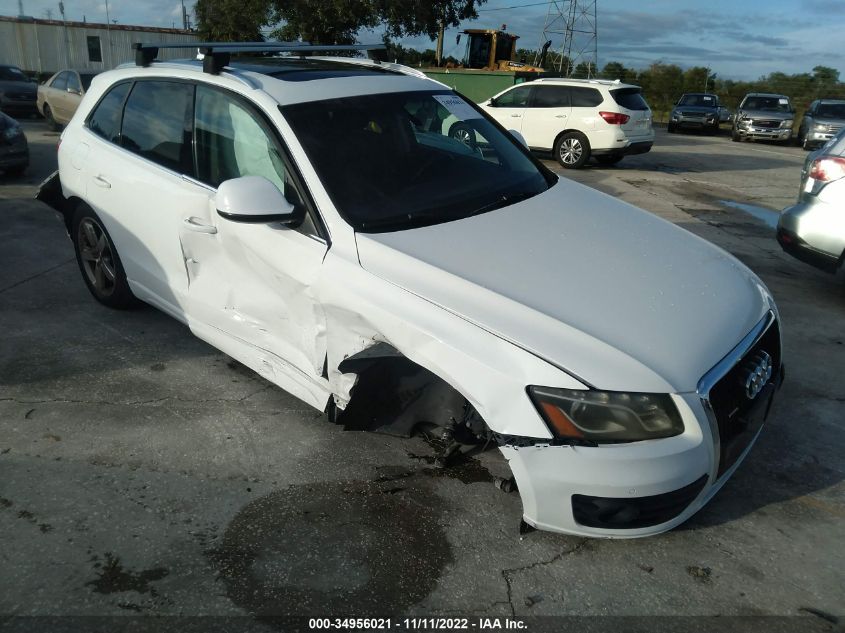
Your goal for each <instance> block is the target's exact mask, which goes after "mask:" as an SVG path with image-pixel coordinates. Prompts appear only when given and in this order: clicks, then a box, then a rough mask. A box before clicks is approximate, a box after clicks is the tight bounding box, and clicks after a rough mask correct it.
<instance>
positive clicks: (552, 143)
mask: <svg viewBox="0 0 845 633" xmlns="http://www.w3.org/2000/svg"><path fill="white" fill-rule="evenodd" d="M481 107H482V108H483V109H484V111H485V112H487V114H489V115H490V116H492V117H493V118H494V119H496V120H497V121H498V122H499V123H500V124H501V125H502V126H504V127H505V128H506V129H509V130H511V129H512V130H516V131H518V132H520V133H521V134H522V136H523V137H524V138H525V141H526V143H527V144H528V146H529V147H530V148H531V149H533V150H539V151H542V152H549V151H551V152H552V154H553V155H554V157H555V158H556V159H557V161H558V162H559V163H560V164H561V166H562V167H564V168H567V169H578V168H579V167H583V166H584V165H585V164H586V163H587V161H588V160H590V157H591V156H592V157H594V158H595V159H596V161H597V162H598V163H599V164H602V165H615V164H616V163H618V162H619V161H620V160H622V159H623V158H624V157H625V156H628V155H631V154H644V153H646V152H648V151H649V150H651V146H652V145H653V144H654V128H653V127H652V125H651V122H652V117H651V109H650V108H649V107H648V104H647V103H646V101H645V99H643V96H642V91H641V90H640V88H639V86H632V85H629V84H623V83H620V82H619V81H605V80H601V79H537V80H535V81H529V82H526V83H521V84H517V85H516V86H513V87H512V88H508V89H507V90H505V91H504V92H500V93H499V94H497V95H496V96H495V97H493V98H492V99H490V100H489V101H487V102H486V103H484V104H483V105H482V106H481Z"/></svg>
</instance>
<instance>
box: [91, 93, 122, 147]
mask: <svg viewBox="0 0 845 633" xmlns="http://www.w3.org/2000/svg"><path fill="white" fill-rule="evenodd" d="M131 85H132V84H130V83H128V82H127V83H122V84H117V85H116V86H114V87H113V88H112V89H111V90H109V91H108V92H107V93H106V96H105V97H103V98H102V100H100V103H99V104H97V107H95V108H94V111H93V112H92V113H91V116H90V117H89V118H88V129H90V130H91V131H92V132H93V133H94V134H96V135H98V136H102V137H103V138H104V139H106V140H107V141H111V142H112V143H117V142H118V139H119V137H120V115H121V113H122V112H123V102H124V101H125V100H126V95H127V94H129V88H130V87H131Z"/></svg>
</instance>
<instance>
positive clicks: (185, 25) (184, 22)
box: [182, 0, 188, 31]
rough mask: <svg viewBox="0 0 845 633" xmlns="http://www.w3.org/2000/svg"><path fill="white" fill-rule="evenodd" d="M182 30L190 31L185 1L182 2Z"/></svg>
mask: <svg viewBox="0 0 845 633" xmlns="http://www.w3.org/2000/svg"><path fill="white" fill-rule="evenodd" d="M182 30H184V31H187V30H188V10H187V9H186V8H185V0H182Z"/></svg>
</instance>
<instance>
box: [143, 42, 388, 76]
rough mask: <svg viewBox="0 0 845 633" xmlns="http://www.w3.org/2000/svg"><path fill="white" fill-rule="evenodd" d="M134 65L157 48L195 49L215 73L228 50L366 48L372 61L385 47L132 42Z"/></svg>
mask: <svg viewBox="0 0 845 633" xmlns="http://www.w3.org/2000/svg"><path fill="white" fill-rule="evenodd" d="M132 48H133V49H134V50H135V65H136V66H149V65H150V64H151V63H152V62H154V61H155V58H156V56H157V55H158V51H159V49H160V48H196V49H198V50H199V52H200V53H202V54H203V61H202V70H203V72H205V73H209V74H212V75H217V74H219V73H220V71H221V70H222V69H223V67H224V66H226V65H228V64H229V62H230V61H231V57H232V53H299V54H301V55H305V54H310V53H323V52H337V51H343V52H350V51H366V52H367V53H368V54H369V56H370V57H371V58H372V59H373V60H374V61H376V62H381V61H383V58H384V57H385V53H386V51H387V47H386V46H385V45H384V44H348V45H337V44H326V45H323V44H301V43H296V42H293V43H291V42H181V43H178V44H164V43H159V44H144V43H142V42H136V43H135V44H133V45H132Z"/></svg>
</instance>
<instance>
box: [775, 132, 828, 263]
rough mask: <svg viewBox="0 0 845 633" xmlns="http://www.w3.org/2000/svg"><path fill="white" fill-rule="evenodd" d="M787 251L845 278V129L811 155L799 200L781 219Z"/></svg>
mask: <svg viewBox="0 0 845 633" xmlns="http://www.w3.org/2000/svg"><path fill="white" fill-rule="evenodd" d="M777 240H778V242H779V243H780V245H781V247H782V248H783V250H784V251H786V252H787V253H789V254H790V255H792V256H793V257H796V258H797V259H800V260H801V261H803V262H806V263H808V264H810V265H812V266H815V267H816V268H820V269H821V270H824V271H827V272H829V273H835V274H839V275H840V276H841V277H843V278H845V263H844V262H845V129H843V130H840V131H839V133H838V134H837V135H836V136H835V137H833V138H832V139H831V140H829V141H828V142H827V143H826V144H825V145H824V147H822V148H821V149H819V150H816V151H815V152H813V153H811V154H809V155H808V156H807V160H806V161H805V163H804V168H803V170H802V171H801V187H800V189H799V192H798V202H797V204H795V205H793V206H791V207H788V208H786V209H784V210H783V213H781V216H780V219H779V220H778V228H777Z"/></svg>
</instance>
